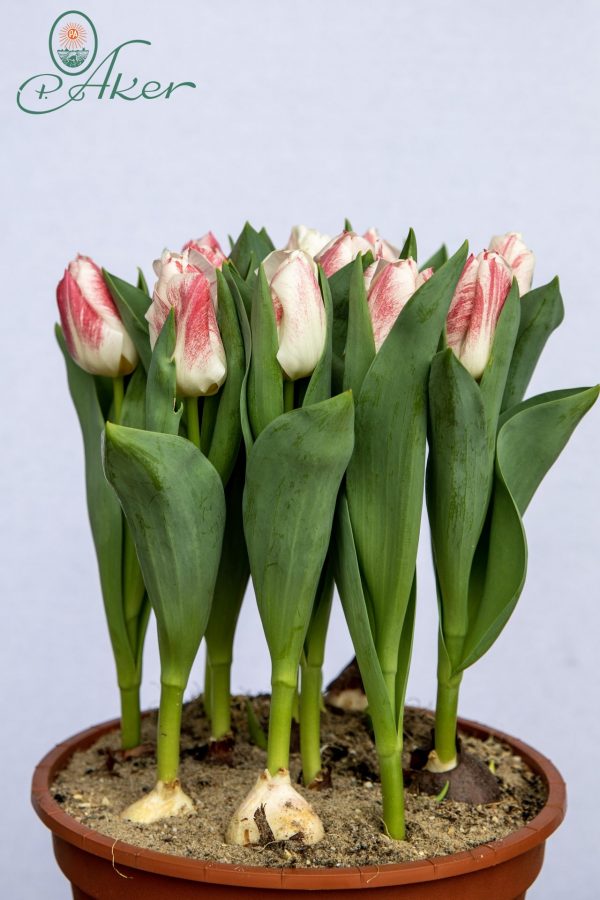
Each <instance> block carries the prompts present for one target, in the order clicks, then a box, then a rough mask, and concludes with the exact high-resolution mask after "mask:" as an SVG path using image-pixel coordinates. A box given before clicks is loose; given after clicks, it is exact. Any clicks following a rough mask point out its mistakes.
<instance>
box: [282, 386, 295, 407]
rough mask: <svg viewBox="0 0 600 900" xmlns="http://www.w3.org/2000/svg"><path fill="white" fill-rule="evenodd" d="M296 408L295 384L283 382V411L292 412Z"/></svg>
mask: <svg viewBox="0 0 600 900" xmlns="http://www.w3.org/2000/svg"><path fill="white" fill-rule="evenodd" d="M293 408H294V382H293V381H287V380H285V381H284V382H283V411H284V412H291V411H292V410H293Z"/></svg>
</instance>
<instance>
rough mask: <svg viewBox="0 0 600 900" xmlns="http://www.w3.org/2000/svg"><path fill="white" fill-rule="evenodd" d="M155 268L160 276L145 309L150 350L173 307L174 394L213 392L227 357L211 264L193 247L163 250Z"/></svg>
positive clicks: (185, 395)
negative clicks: (174, 335) (182, 249)
mask: <svg viewBox="0 0 600 900" xmlns="http://www.w3.org/2000/svg"><path fill="white" fill-rule="evenodd" d="M154 271H155V273H156V275H157V276H158V280H157V282H156V284H155V286H154V292H153V295H152V303H151V304H150V307H149V308H148V311H147V313H146V319H147V320H148V324H149V326H150V327H149V331H150V344H151V345H152V348H154V345H155V344H156V341H157V338H158V335H159V334H160V332H161V330H162V327H163V325H164V324H165V321H166V318H167V316H168V315H169V312H170V311H171V309H174V310H175V329H176V342H175V353H174V354H173V358H174V360H175V367H176V372H177V392H178V394H180V395H181V396H182V397H204V396H209V395H210V394H216V392H217V391H218V390H219V388H220V386H221V385H222V384H223V382H224V381H225V377H226V375H227V361H226V357H225V350H224V348H223V343H222V341H221V335H220V333H219V326H218V325H217V315H216V312H217V287H216V276H214V269H213V267H212V266H210V264H209V263H208V262H207V261H206V258H205V257H204V256H203V255H201V254H199V253H198V252H197V251H194V250H184V251H183V253H172V252H171V251H169V250H165V251H163V254H162V256H161V258H160V259H159V260H156V261H155V263H154Z"/></svg>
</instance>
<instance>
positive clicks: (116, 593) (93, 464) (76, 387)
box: [56, 325, 139, 688]
mask: <svg viewBox="0 0 600 900" xmlns="http://www.w3.org/2000/svg"><path fill="white" fill-rule="evenodd" d="M56 339H57V341H58V344H59V346H60V349H61V350H62V353H63V356H64V358H65V363H66V366H67V378H68V382H69V391H70V394H71V398H72V400H73V404H74V406H75V410H76V412H77V416H78V418H79V424H80V426H81V433H82V436H83V448H84V455H85V482H86V496H87V508H88V515H89V520H90V525H91V529H92V536H93V539H94V546H95V548H96V557H97V560H98V569H99V573H100V583H101V587H102V598H103V601H104V610H105V613H106V619H107V622H108V630H109V634H110V640H111V644H112V649H113V653H114V657H115V663H116V666H117V677H118V680H119V686H120V687H121V688H126V687H133V686H135V685H137V684H138V683H139V679H138V676H137V667H136V660H135V657H134V654H133V651H132V649H131V646H130V644H129V638H128V636H127V628H126V623H125V616H124V611H123V596H122V586H121V561H122V546H123V517H122V514H121V509H120V507H119V503H118V501H117V498H116V497H115V495H114V493H113V492H112V490H111V489H110V486H109V484H108V483H107V481H106V479H105V477H104V472H103V471H102V456H101V452H100V444H101V437H102V432H103V431H104V416H103V415H102V411H101V409H100V404H99V402H98V395H97V393H96V385H95V382H94V378H93V376H92V375H89V374H88V373H87V372H84V371H83V369H80V368H79V366H78V365H77V364H76V363H75V362H73V360H72V359H71V356H70V354H69V351H68V349H67V345H66V342H65V339H64V336H63V333H62V330H61V329H60V327H59V326H58V325H57V326H56Z"/></svg>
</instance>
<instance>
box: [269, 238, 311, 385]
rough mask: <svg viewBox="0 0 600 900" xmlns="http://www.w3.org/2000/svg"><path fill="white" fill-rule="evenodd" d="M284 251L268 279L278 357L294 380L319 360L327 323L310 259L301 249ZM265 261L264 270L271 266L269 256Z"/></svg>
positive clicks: (277, 255)
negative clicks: (273, 311)
mask: <svg viewBox="0 0 600 900" xmlns="http://www.w3.org/2000/svg"><path fill="white" fill-rule="evenodd" d="M282 252H283V251H282ZM284 255H285V259H284V261H283V263H282V264H281V265H280V266H279V268H278V269H277V270H276V272H275V274H274V276H273V277H272V279H271V281H270V287H271V297H272V298H273V305H274V308H275V318H276V323H277V334H278V338H279V350H278V353H277V360H278V362H279V364H280V366H281V368H282V369H283V371H284V372H285V373H286V375H287V376H288V378H290V379H291V380H296V379H297V378H303V377H305V376H307V375H310V374H311V373H312V372H313V371H314V369H315V366H316V365H317V363H318V362H319V359H320V358H321V354H322V353H323V347H324V345H325V337H326V330H327V323H326V317H325V307H324V305H323V299H322V297H321V292H320V290H319V285H318V282H317V279H316V275H315V269H316V266H315V264H314V262H313V260H312V259H311V258H310V257H309V256H308V255H307V254H305V253H303V252H302V251H301V250H293V251H291V252H290V253H285V254H284ZM271 256H275V257H279V254H278V253H275V254H271ZM267 262H269V266H268V267H267V266H266V265H265V264H263V265H265V273H266V271H267V268H270V266H271V261H270V260H269V258H268V257H267V260H265V263H267Z"/></svg>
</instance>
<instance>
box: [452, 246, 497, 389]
mask: <svg viewBox="0 0 600 900" xmlns="http://www.w3.org/2000/svg"><path fill="white" fill-rule="evenodd" d="M512 280H513V272H512V269H511V267H510V265H509V264H508V263H507V262H506V260H505V259H504V257H502V256H500V254H499V253H494V252H493V251H491V250H484V251H483V253H480V254H479V256H474V255H473V254H471V255H470V256H469V258H468V260H467V262H466V263H465V267H464V269H463V271H462V275H461V276H460V278H459V280H458V284H457V285H456V290H455V291H454V296H453V298H452V303H451V304H450V310H449V312H448V320H447V323H446V334H447V340H448V346H449V347H451V348H452V350H453V351H454V353H455V354H456V356H457V357H458V359H460V361H461V362H462V364H463V366H464V367H465V368H466V369H467V370H468V371H469V372H470V373H471V375H472V376H473V378H476V379H479V378H481V376H482V375H483V371H484V369H485V367H486V365H487V362H488V359H489V358H490V352H491V349H492V344H493V341H494V332H495V330H496V325H497V323H498V318H499V316H500V313H501V312H502V307H503V306H504V303H505V301H506V298H507V297H508V294H509V291H510V288H511V285H512Z"/></svg>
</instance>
